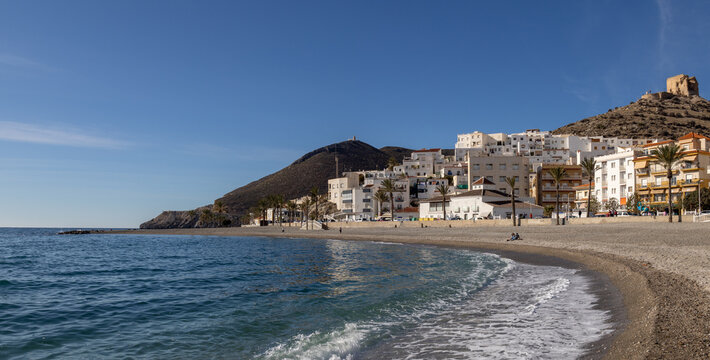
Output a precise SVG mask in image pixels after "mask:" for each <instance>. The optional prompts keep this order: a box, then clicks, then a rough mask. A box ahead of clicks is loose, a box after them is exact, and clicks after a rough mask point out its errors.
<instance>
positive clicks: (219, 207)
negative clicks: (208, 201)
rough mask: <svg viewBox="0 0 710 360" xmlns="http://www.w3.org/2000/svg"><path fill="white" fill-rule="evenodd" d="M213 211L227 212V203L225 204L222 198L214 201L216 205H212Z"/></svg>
mask: <svg viewBox="0 0 710 360" xmlns="http://www.w3.org/2000/svg"><path fill="white" fill-rule="evenodd" d="M212 211H214V212H216V213H218V214H223V213H226V212H227V205H224V203H223V202H222V200H216V201H215V202H214V205H213V206H212Z"/></svg>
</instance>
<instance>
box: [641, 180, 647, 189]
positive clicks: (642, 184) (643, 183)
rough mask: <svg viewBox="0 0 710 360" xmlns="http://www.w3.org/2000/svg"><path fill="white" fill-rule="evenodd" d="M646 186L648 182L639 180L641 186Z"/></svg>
mask: <svg viewBox="0 0 710 360" xmlns="http://www.w3.org/2000/svg"><path fill="white" fill-rule="evenodd" d="M647 185H648V180H646V179H643V180H641V186H643V187H646V186H647Z"/></svg>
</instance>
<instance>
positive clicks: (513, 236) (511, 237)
mask: <svg viewBox="0 0 710 360" xmlns="http://www.w3.org/2000/svg"><path fill="white" fill-rule="evenodd" d="M513 240H516V238H515V233H510V239H508V240H506V241H513Z"/></svg>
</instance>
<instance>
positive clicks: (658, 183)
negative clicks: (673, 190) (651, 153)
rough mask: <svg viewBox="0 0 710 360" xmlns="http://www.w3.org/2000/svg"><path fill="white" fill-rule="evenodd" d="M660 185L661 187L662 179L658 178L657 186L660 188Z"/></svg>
mask: <svg viewBox="0 0 710 360" xmlns="http://www.w3.org/2000/svg"><path fill="white" fill-rule="evenodd" d="M660 185H661V178H656V186H660Z"/></svg>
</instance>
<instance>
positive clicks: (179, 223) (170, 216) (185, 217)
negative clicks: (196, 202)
mask: <svg viewBox="0 0 710 360" xmlns="http://www.w3.org/2000/svg"><path fill="white" fill-rule="evenodd" d="M199 219H200V215H199V212H198V211H197V210H189V211H163V212H162V213H160V215H158V216H156V217H154V218H153V219H151V220H148V221H146V222H144V223H142V224H141V229H172V228H192V227H195V225H196V224H197V222H198V220H199Z"/></svg>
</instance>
